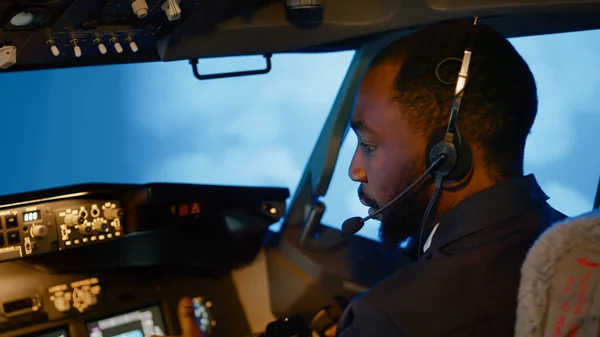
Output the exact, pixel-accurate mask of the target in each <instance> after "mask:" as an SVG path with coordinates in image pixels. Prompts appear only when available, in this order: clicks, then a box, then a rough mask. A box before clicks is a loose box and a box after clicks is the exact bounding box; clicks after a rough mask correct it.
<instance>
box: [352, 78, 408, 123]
mask: <svg viewBox="0 0 600 337" xmlns="http://www.w3.org/2000/svg"><path fill="white" fill-rule="evenodd" d="M395 69H396V70H397V67H396V68H395ZM393 78H394V75H393V74H390V67H387V66H378V67H376V68H375V69H370V70H369V72H368V73H367V74H366V75H365V77H364V78H363V80H362V81H361V83H360V86H359V88H358V91H357V93H356V97H355V104H354V109H353V112H352V121H351V122H350V126H351V127H352V129H353V130H354V131H360V132H369V133H377V131H378V129H379V128H381V127H382V124H383V123H385V119H386V116H385V114H388V113H390V112H391V110H394V109H393V107H392V105H393V97H394V90H393Z"/></svg>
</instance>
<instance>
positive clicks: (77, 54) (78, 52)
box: [71, 39, 81, 57]
mask: <svg viewBox="0 0 600 337" xmlns="http://www.w3.org/2000/svg"><path fill="white" fill-rule="evenodd" d="M78 43H79V40H77V39H73V40H71V44H72V45H73V52H74V53H75V57H81V47H79V45H78Z"/></svg>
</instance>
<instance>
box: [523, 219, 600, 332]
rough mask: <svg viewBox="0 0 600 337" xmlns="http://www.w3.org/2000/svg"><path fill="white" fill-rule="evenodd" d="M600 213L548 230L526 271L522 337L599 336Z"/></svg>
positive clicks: (529, 256) (531, 254)
mask: <svg viewBox="0 0 600 337" xmlns="http://www.w3.org/2000/svg"><path fill="white" fill-rule="evenodd" d="M599 265H600V211H598V210H596V211H593V212H591V213H588V214H584V215H581V216H579V217H576V218H572V219H568V220H564V221H562V222H559V223H557V224H554V225H553V226H552V227H550V228H549V229H547V230H546V231H545V232H544V233H543V234H542V235H541V236H540V237H539V239H538V240H537V241H536V242H535V244H534V245H533V247H532V248H531V249H530V250H529V253H528V254H527V257H526V258H525V262H524V263H523V266H522V268H521V284H520V287H519V295H518V306H517V321H516V326H515V336H516V337H536V336H539V337H541V336H550V335H552V336H599V335H600V334H599V323H600V320H599V319H600V266H599Z"/></svg>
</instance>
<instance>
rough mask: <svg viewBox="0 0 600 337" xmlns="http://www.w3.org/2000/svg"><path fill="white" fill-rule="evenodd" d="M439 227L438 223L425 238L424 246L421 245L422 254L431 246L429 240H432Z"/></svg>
mask: <svg viewBox="0 0 600 337" xmlns="http://www.w3.org/2000/svg"><path fill="white" fill-rule="evenodd" d="M439 225H440V224H439V223H438V224H437V225H435V227H433V230H431V233H429V237H428V238H427V241H425V244H424V245H423V253H425V252H426V251H427V250H428V249H429V246H431V240H432V239H433V235H434V234H435V231H436V230H437V228H438V226H439Z"/></svg>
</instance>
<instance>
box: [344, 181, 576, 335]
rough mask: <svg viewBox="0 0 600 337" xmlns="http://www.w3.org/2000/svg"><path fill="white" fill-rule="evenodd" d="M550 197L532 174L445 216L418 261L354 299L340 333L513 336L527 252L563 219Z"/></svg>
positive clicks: (472, 199)
mask: <svg viewBox="0 0 600 337" xmlns="http://www.w3.org/2000/svg"><path fill="white" fill-rule="evenodd" d="M547 200H548V196H546V194H544V192H543V191H542V190H541V188H540V187H539V185H538V183H537V181H536V179H535V177H534V176H533V175H528V176H525V177H521V178H517V179H512V180H507V181H504V182H501V183H499V184H497V185H496V186H494V187H491V188H489V189H486V190H484V191H481V192H479V193H476V194H474V195H472V196H470V197H469V198H467V199H466V200H464V201H463V202H461V203H460V204H459V205H457V206H456V207H455V208H453V209H452V210H451V211H449V212H448V213H447V214H445V215H444V216H443V217H442V218H441V220H440V222H439V226H438V228H437V231H436V233H435V235H434V236H433V238H432V241H431V246H430V247H429V249H428V250H427V252H425V253H424V254H423V256H422V257H421V259H420V260H419V261H416V262H414V263H411V264H409V265H407V266H405V267H403V268H402V269H400V270H398V271H397V272H396V273H394V274H393V275H392V276H390V277H389V278H387V279H386V280H384V281H382V282H380V283H379V284H377V285H376V286H374V287H373V288H372V289H370V290H369V291H367V292H365V293H363V294H360V295H358V296H357V297H356V298H355V299H354V300H353V301H352V303H351V304H350V305H349V306H348V308H347V309H346V311H345V312H344V314H343V315H342V318H341V319H340V321H339V324H338V330H337V336H338V337H387V336H410V337H430V336H431V337H434V336H435V337H438V336H444V337H445V336H452V337H467V336H468V337H479V336H481V337H492V336H499V337H510V336H513V335H514V325H515V315H516V308H517V291H518V287H519V282H520V278H521V274H520V269H521V265H522V263H523V261H524V259H525V256H526V254H527V251H528V250H529V248H530V247H531V246H532V244H533V242H534V241H535V240H536V238H537V237H538V236H539V235H540V234H541V233H542V232H543V231H544V230H545V229H546V228H548V227H549V226H550V225H551V224H552V223H554V222H557V221H560V220H563V219H564V218H565V215H564V214H562V213H560V212H558V211H556V210H555V209H553V208H552V207H550V205H548V204H547V203H546V201H547Z"/></svg>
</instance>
